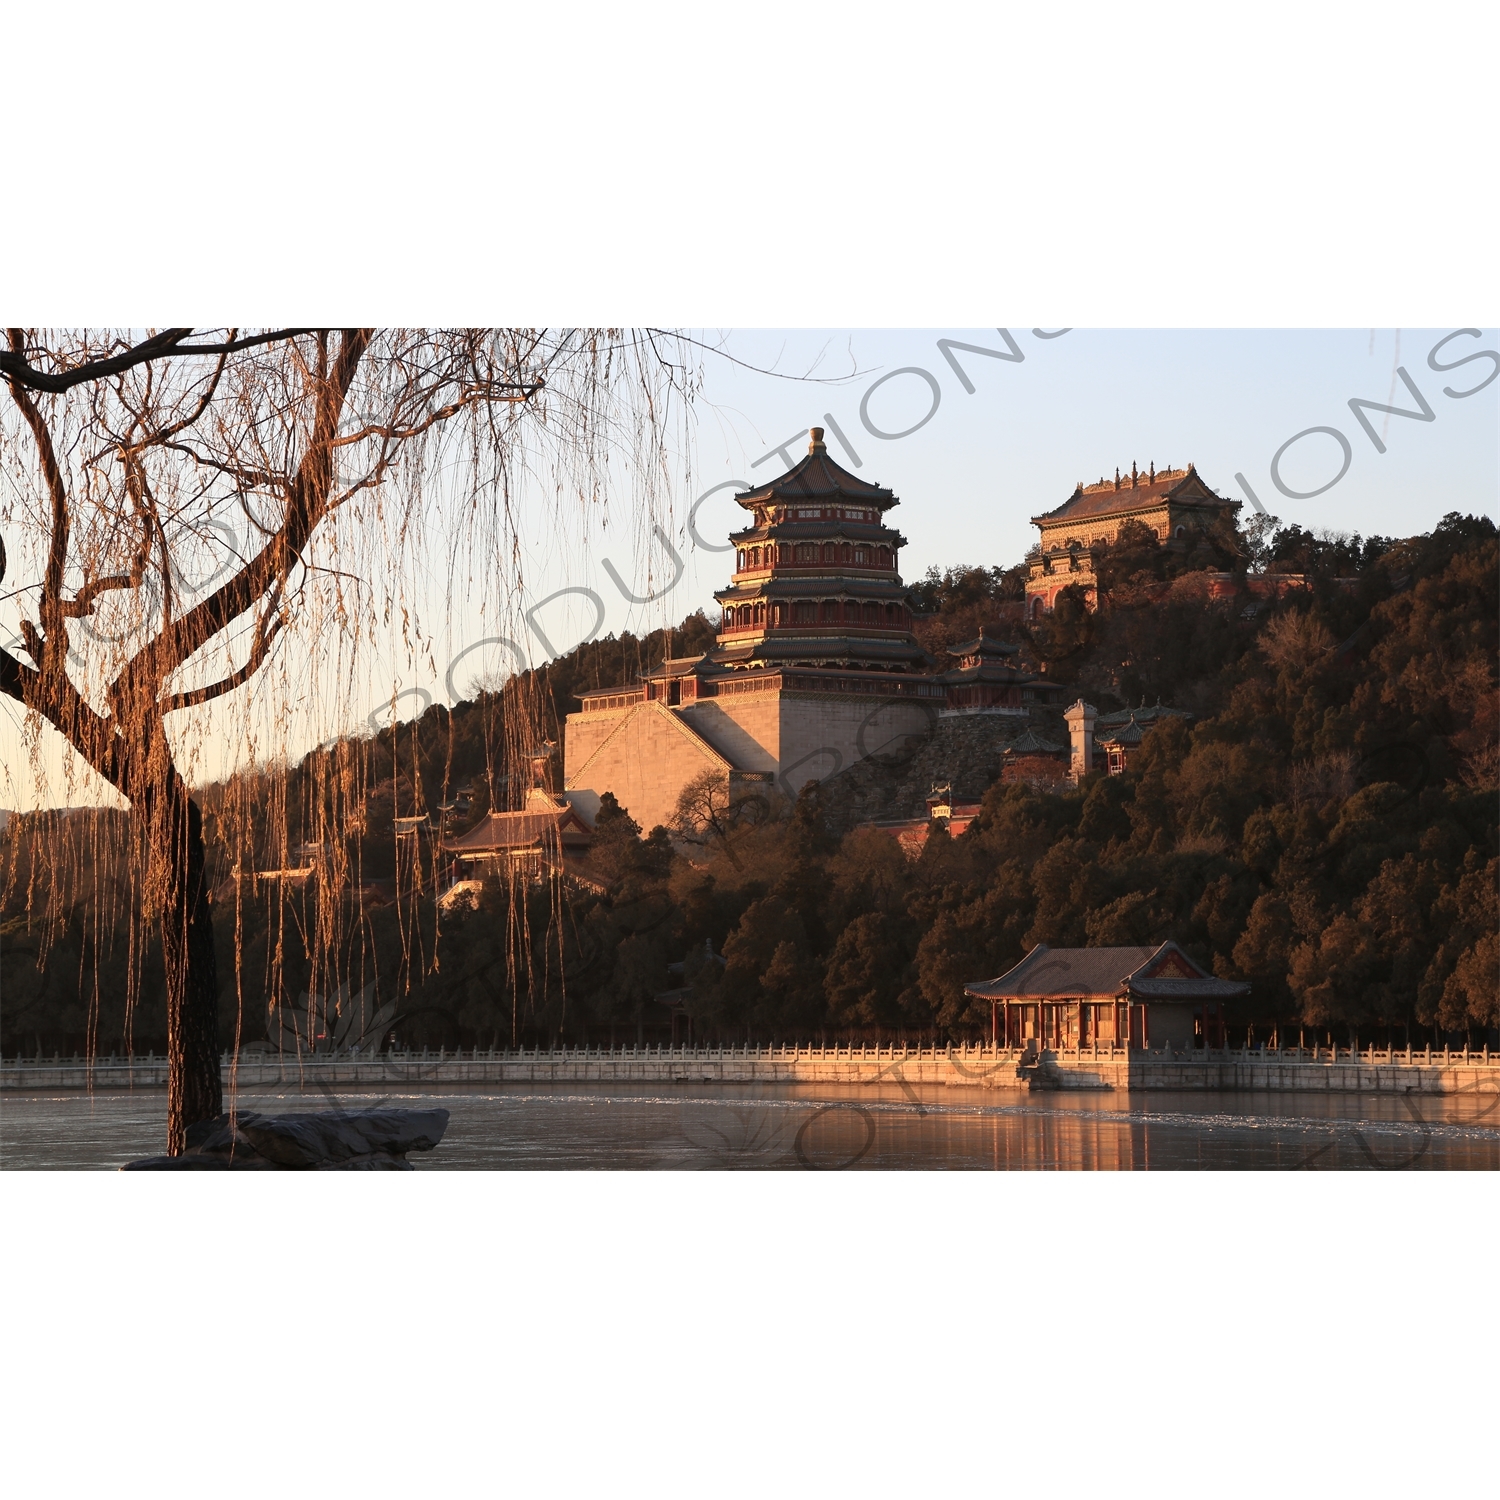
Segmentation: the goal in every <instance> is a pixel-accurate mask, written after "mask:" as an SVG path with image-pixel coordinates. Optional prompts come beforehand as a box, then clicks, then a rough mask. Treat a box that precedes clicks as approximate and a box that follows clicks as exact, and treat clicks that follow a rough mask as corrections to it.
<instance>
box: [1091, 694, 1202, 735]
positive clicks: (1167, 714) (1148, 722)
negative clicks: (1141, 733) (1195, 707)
mask: <svg viewBox="0 0 1500 1500" xmlns="http://www.w3.org/2000/svg"><path fill="white" fill-rule="evenodd" d="M1192 717H1193V715H1192V714H1191V713H1189V712H1188V710H1187V709H1185V708H1167V707H1165V706H1164V705H1162V704H1160V703H1158V704H1156V705H1155V706H1154V707H1152V708H1147V707H1146V704H1145V700H1144V699H1143V700H1142V701H1141V706H1140V707H1139V708H1122V709H1119V710H1118V711H1117V712H1115V713H1110V714H1100V715H1099V716H1098V718H1096V719H1095V720H1094V731H1095V733H1096V734H1097V732H1098V731H1099V730H1101V729H1113V728H1114V727H1115V726H1116V725H1120V724H1128V723H1129V722H1130V721H1131V720H1132V719H1134V720H1135V722H1136V723H1137V724H1139V725H1141V726H1142V728H1145V729H1149V728H1150V727H1151V726H1152V725H1153V724H1156V723H1158V722H1160V721H1161V720H1162V719H1191V718H1192Z"/></svg>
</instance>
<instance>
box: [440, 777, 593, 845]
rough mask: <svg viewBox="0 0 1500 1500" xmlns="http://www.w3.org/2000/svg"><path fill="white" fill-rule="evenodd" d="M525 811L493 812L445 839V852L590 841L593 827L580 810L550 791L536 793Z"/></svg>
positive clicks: (575, 843)
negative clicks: (555, 799)
mask: <svg viewBox="0 0 1500 1500" xmlns="http://www.w3.org/2000/svg"><path fill="white" fill-rule="evenodd" d="M528 802H529V805H528V806H527V807H526V808H525V809H524V810H522V811H521V812H492V813H490V814H488V815H487V816H486V817H485V818H483V819H482V820H481V821H480V822H479V823H478V824H477V825H476V826H475V827H473V828H471V829H470V830H469V831H468V832H467V833H462V834H459V835H458V836H457V837H455V838H447V839H444V840H443V841H442V843H441V845H440V847H441V848H442V850H443V851H444V853H447V854H458V855H467V856H469V857H470V858H473V857H474V856H476V855H482V854H490V853H494V854H501V853H505V852H506V851H508V850H512V849H529V848H531V847H533V846H536V845H541V844H547V845H554V846H561V845H563V844H567V845H569V846H577V845H586V844H587V843H588V842H589V841H590V840H591V839H592V837H593V831H592V830H591V829H590V828H589V825H588V824H587V823H586V822H584V820H583V818H582V816H581V815H580V814H579V812H578V810H577V809H576V808H574V807H573V806H572V805H571V804H569V803H567V802H561V803H559V802H556V801H554V799H553V798H551V797H550V796H548V794H547V793H545V792H541V793H539V794H537V793H534V794H533V795H532V797H530V798H529V799H528Z"/></svg>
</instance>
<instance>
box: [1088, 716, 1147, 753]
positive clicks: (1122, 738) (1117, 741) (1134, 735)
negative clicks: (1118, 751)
mask: <svg viewBox="0 0 1500 1500" xmlns="http://www.w3.org/2000/svg"><path fill="white" fill-rule="evenodd" d="M1148 727H1149V726H1148ZM1145 738H1146V731H1145V730H1144V729H1142V728H1141V726H1140V725H1139V724H1137V723H1136V721H1135V715H1134V714H1131V716H1130V719H1129V721H1128V722H1127V723H1125V724H1122V725H1121V726H1120V727H1119V728H1118V729H1111V730H1109V731H1107V732H1106V733H1104V734H1096V735H1095V736H1094V743H1095V744H1096V745H1127V746H1128V745H1139V744H1140V742H1141V741H1142V740H1143V739H1145Z"/></svg>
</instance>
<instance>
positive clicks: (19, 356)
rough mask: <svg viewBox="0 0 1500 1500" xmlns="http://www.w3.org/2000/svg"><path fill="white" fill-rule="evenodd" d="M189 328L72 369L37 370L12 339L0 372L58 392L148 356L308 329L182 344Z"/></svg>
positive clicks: (235, 347)
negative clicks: (214, 342)
mask: <svg viewBox="0 0 1500 1500" xmlns="http://www.w3.org/2000/svg"><path fill="white" fill-rule="evenodd" d="M16 331H19V330H16ZM192 331H193V330H192V329H191V328H168V329H166V330H165V331H163V332H162V333H158V334H154V335H153V336H152V337H151V338H149V339H146V340H144V341H143V342H141V343H139V344H136V345H134V346H133V347H132V348H129V349H127V350H125V351H124V353H122V354H112V355H110V356H109V358H107V359H94V360H90V361H88V363H86V364H81V365H78V366H77V367H76V368H74V369H72V370H59V371H55V372H50V371H46V370H38V369H36V368H34V367H33V366H32V365H31V364H30V363H28V361H27V359H26V354H25V348H24V345H22V346H17V344H16V342H15V340H14V339H12V341H11V347H10V349H9V351H0V374H4V375H6V376H8V377H9V378H10V380H11V381H12V382H13V383H15V384H19V385H23V386H25V387H26V388H27V389H28V390H33V391H47V392H49V393H52V394H59V393H61V392H63V391H69V390H72V388H73V387H74V386H75V385H83V384H85V383H86V382H87V381H90V380H100V379H102V378H103V377H105V376H107V375H118V374H120V373H121V372H122V371H124V370H131V369H134V368H135V367H136V366H137V365H143V364H147V363H149V362H150V361H152V360H158V359H176V358H181V357H182V356H183V355H191V354H237V353H239V351H240V350H241V349H253V348H256V347H257V346H258V345H261V344H274V343H276V342H277V341H278V340H280V339H289V338H295V337H297V336H298V335H299V334H304V333H311V332H312V331H313V330H312V329H310V328H277V329H274V330H272V331H271V332H270V333H256V334H248V335H246V336H245V337H244V338H240V339H229V340H226V341H223V342H220V343H217V344H185V343H183V340H184V339H186V338H188V337H189V336H190V335H191V334H192Z"/></svg>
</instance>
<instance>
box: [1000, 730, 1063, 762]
mask: <svg viewBox="0 0 1500 1500" xmlns="http://www.w3.org/2000/svg"><path fill="white" fill-rule="evenodd" d="M1062 748H1063V747H1062V746H1061V745H1059V744H1056V743H1054V742H1053V741H1052V740H1049V739H1047V738H1046V737H1045V736H1043V735H1040V734H1038V733H1037V732H1036V730H1034V729H1032V728H1031V727H1030V726H1029V725H1028V726H1027V729H1026V732H1025V734H1023V735H1021V736H1020V737H1019V738H1018V739H1014V740H1012V741H1011V742H1010V744H1008V745H1007V746H1006V747H1005V754H1007V755H1056V754H1058V753H1059V752H1060V751H1061V750H1062Z"/></svg>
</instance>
